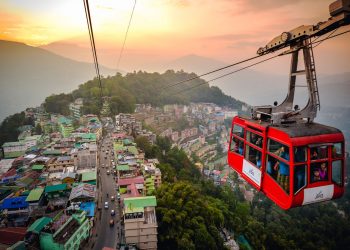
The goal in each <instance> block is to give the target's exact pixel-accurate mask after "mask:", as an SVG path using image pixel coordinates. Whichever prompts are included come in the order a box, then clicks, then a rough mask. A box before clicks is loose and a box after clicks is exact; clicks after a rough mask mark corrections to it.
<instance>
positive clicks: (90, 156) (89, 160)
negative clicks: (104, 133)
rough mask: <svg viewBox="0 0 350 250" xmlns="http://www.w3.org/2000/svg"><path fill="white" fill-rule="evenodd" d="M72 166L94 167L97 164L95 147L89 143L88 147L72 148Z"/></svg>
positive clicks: (79, 167) (78, 167)
mask: <svg viewBox="0 0 350 250" xmlns="http://www.w3.org/2000/svg"><path fill="white" fill-rule="evenodd" d="M72 157H73V159H74V166H76V167H77V169H86V168H90V169H91V168H96V165H97V147H96V145H91V144H89V148H88V149H82V150H74V151H73V152H72Z"/></svg>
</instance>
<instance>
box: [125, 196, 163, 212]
mask: <svg viewBox="0 0 350 250" xmlns="http://www.w3.org/2000/svg"><path fill="white" fill-rule="evenodd" d="M155 206H157V199H156V197H155V196H143V197H132V198H125V199H124V207H125V213H135V212H140V211H142V212H143V211H144V208H145V207H155Z"/></svg>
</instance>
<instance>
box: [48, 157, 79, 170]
mask: <svg viewBox="0 0 350 250" xmlns="http://www.w3.org/2000/svg"><path fill="white" fill-rule="evenodd" d="M73 165H74V162H73V159H72V158H71V157H70V156H60V157H58V158H57V159H56V161H54V162H52V163H50V164H48V168H47V171H48V172H49V173H60V172H63V171H64V170H65V168H66V167H70V166H73Z"/></svg>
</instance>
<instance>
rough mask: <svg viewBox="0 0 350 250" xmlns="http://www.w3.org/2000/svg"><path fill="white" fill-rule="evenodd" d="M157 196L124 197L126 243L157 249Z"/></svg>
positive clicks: (140, 247)
mask: <svg viewBox="0 0 350 250" xmlns="http://www.w3.org/2000/svg"><path fill="white" fill-rule="evenodd" d="M156 206H157V200H156V197H155V196H145V197H133V198H125V199H124V208H123V217H124V218H123V219H124V230H125V234H124V235H125V242H126V244H135V245H136V246H137V248H138V249H157V234H158V232H157V227H158V224H157V218H156V211H155V207H156Z"/></svg>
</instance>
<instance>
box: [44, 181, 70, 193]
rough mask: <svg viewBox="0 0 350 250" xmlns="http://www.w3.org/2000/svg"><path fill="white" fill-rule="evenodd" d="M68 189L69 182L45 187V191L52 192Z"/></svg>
mask: <svg viewBox="0 0 350 250" xmlns="http://www.w3.org/2000/svg"><path fill="white" fill-rule="evenodd" d="M66 189H67V184H66V183H64V184H57V185H52V186H46V187H45V193H51V192H57V191H63V190H66Z"/></svg>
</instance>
